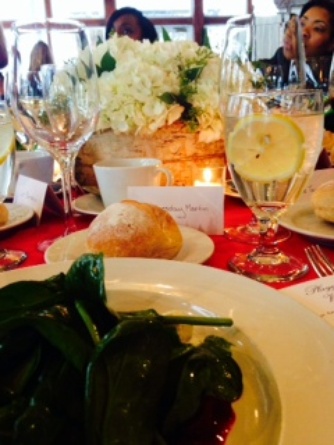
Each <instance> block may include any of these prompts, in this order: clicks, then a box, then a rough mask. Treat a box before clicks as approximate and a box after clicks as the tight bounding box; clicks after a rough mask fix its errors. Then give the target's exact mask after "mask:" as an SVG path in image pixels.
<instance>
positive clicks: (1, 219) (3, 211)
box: [0, 203, 9, 226]
mask: <svg viewBox="0 0 334 445" xmlns="http://www.w3.org/2000/svg"><path fill="white" fill-rule="evenodd" d="M8 219H9V211H8V208H7V206H6V204H3V203H0V226H4V225H5V224H7V222H8Z"/></svg>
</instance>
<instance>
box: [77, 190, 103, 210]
mask: <svg viewBox="0 0 334 445" xmlns="http://www.w3.org/2000/svg"><path fill="white" fill-rule="evenodd" d="M72 207H73V209H74V210H76V211H77V212H80V213H84V214H86V215H98V214H99V213H101V212H102V210H104V209H105V207H104V205H103V202H102V200H101V198H100V196H98V195H94V194H93V193H87V194H86V195H82V196H79V198H77V199H75V200H74V201H73V202H72Z"/></svg>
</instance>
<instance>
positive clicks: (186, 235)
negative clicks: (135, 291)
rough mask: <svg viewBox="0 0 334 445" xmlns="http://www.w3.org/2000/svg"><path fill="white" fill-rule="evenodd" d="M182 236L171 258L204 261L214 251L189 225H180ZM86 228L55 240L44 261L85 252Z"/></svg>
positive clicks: (58, 259)
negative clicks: (177, 251) (181, 240)
mask: <svg viewBox="0 0 334 445" xmlns="http://www.w3.org/2000/svg"><path fill="white" fill-rule="evenodd" d="M180 230H181V232H182V236H183V246H182V248H181V250H180V252H179V253H178V254H177V255H176V257H174V258H173V260H175V261H184V262H187V263H197V264H201V263H204V261H206V260H207V259H209V258H210V257H211V255H212V254H213V252H214V243H213V241H212V239H211V238H210V237H208V235H206V234H205V233H203V232H200V231H199V230H195V229H192V228H190V227H180ZM87 231H88V229H85V230H79V231H78V232H74V233H71V234H70V235H68V236H65V237H63V238H59V239H58V240H56V241H55V242H54V243H53V244H52V245H51V246H50V247H49V248H48V249H47V250H46V251H45V254H44V260H45V262H46V263H58V262H59V261H65V260H75V259H76V258H78V257H79V256H80V255H82V254H84V253H87V248H86V236H87Z"/></svg>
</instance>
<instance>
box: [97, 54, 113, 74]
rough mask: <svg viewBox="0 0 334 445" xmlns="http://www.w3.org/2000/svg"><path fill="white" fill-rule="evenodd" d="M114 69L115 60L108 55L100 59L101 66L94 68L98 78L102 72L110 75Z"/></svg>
mask: <svg viewBox="0 0 334 445" xmlns="http://www.w3.org/2000/svg"><path fill="white" fill-rule="evenodd" d="M115 68H116V59H114V58H113V56H112V55H111V54H110V53H105V54H104V55H103V57H102V59H101V65H98V66H97V67H96V69H97V74H98V76H101V74H102V73H103V72H107V73H110V72H111V71H114V69H115Z"/></svg>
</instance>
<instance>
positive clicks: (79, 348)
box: [0, 313, 92, 372]
mask: <svg viewBox="0 0 334 445" xmlns="http://www.w3.org/2000/svg"><path fill="white" fill-rule="evenodd" d="M22 327H31V328H33V329H35V330H36V331H37V332H39V333H40V334H41V335H42V336H43V337H44V338H45V339H46V340H47V341H48V342H49V343H50V344H51V345H52V346H54V347H55V348H57V349H58V350H59V351H60V352H61V353H62V354H63V355H64V357H66V359H67V360H68V361H69V362H70V363H72V365H73V366H74V367H76V368H77V369H78V370H80V371H81V372H84V371H85V369H86V366H87V363H88V362H89V359H90V356H91V353H92V344H88V343H87V342H86V341H85V340H84V339H83V338H82V337H81V336H80V335H79V334H78V333H77V331H76V329H74V328H72V327H70V326H68V325H67V324H65V323H64V322H62V321H59V320H56V319H54V318H51V317H48V316H47V313H45V314H44V315H43V316H39V315H35V314H29V315H25V316H22V317H18V318H15V319H14V318H12V319H7V320H5V321H2V322H0V331H7V330H12V329H18V328H22Z"/></svg>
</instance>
